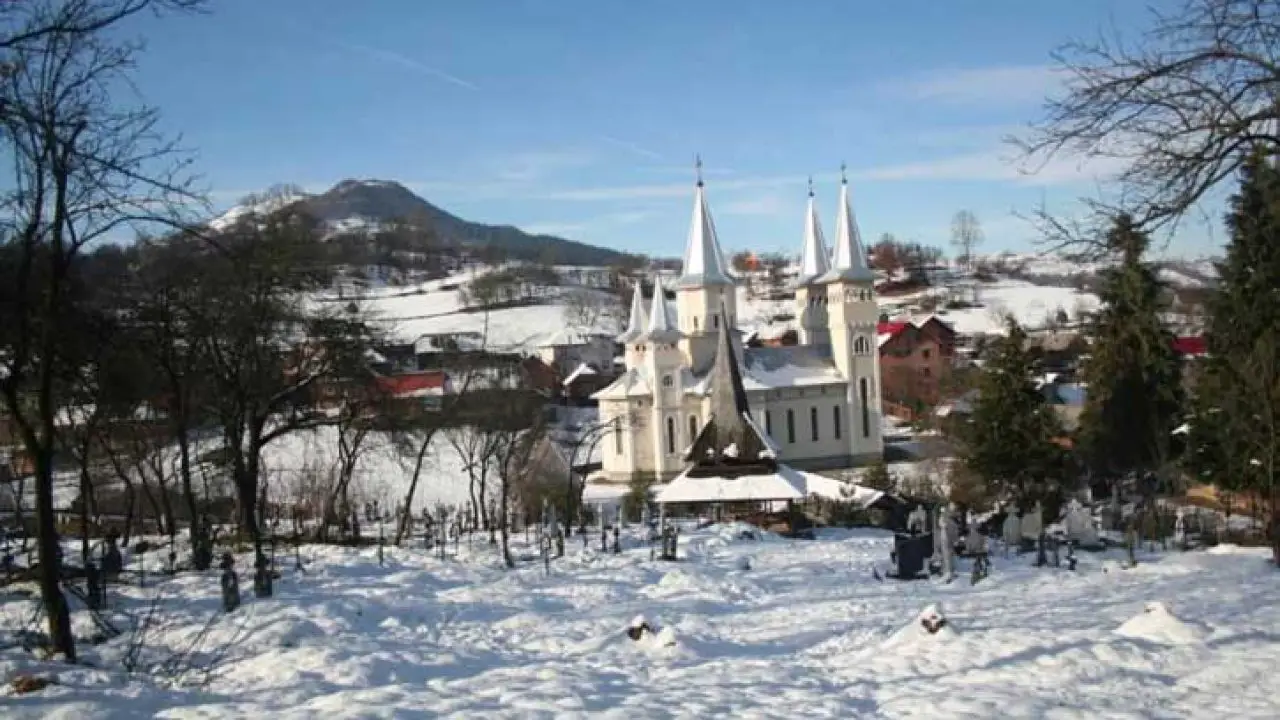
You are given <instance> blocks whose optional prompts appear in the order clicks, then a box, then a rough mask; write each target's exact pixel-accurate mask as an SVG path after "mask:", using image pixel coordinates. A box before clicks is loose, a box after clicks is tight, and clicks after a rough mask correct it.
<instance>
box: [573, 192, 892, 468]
mask: <svg viewBox="0 0 1280 720" xmlns="http://www.w3.org/2000/svg"><path fill="white" fill-rule="evenodd" d="M839 205H840V207H839V211H838V213H837V215H836V231H835V238H834V246H835V247H834V250H833V251H832V252H830V253H829V252H828V249H827V243H826V241H825V238H824V236H823V232H822V226H821V224H820V222H819V219H818V213H817V208H816V204H815V201H814V198H813V191H812V189H810V191H809V203H808V208H807V213H806V217H805V226H804V247H803V252H802V255H801V264H800V273H799V276H798V277H797V279H796V287H795V289H796V301H795V302H796V317H797V320H798V324H799V328H798V329H799V344H798V345H795V346H790V347H762V348H744V347H742V340H741V333H740V332H738V331H737V327H738V326H737V319H738V309H737V306H738V293H737V290H738V288H737V283H736V281H735V279H734V277H733V276H732V275H731V274H730V273H729V272H728V270H727V266H726V263H725V259H724V254H723V252H722V251H721V248H720V241H719V238H718V236H717V235H716V228H715V223H714V222H713V221H712V218H711V211H710V208H709V207H708V205H707V198H706V192H705V188H704V185H703V182H702V180H701V178H699V180H698V183H697V186H696V188H695V191H694V203H693V218H692V220H691V222H690V226H689V236H688V242H687V244H686V247H685V253H684V265H683V268H682V271H681V276H680V277H679V279H678V280H677V281H676V283H675V287H674V290H675V296H676V299H675V308H674V309H673V308H672V307H671V304H670V303H668V302H667V300H666V298H665V296H664V293H663V292H662V291H661V286H660V284H659V283H658V282H657V279H656V278H655V283H654V286H655V292H654V294H653V296H652V298H651V299H650V300H649V301H645V300H644V298H643V296H642V294H641V289H640V287H639V286H638V285H637V287H636V290H635V294H634V296H633V297H632V302H631V312H630V319H629V323H628V326H627V329H626V331H625V332H624V333H623V334H622V335H621V336H620V337H619V338H618V339H619V341H620V342H621V343H622V344H623V345H624V346H625V348H626V350H625V356H624V357H625V363H626V370H625V371H624V372H623V374H622V375H621V376H620V377H619V378H618V379H617V380H616V381H615V382H614V383H613V384H611V385H609V386H608V387H606V388H604V389H603V390H601V391H599V392H598V393H596V394H595V395H594V397H595V398H596V399H597V400H598V401H599V406H600V421H601V422H602V423H606V424H608V425H609V426H610V427H609V428H608V429H607V430H606V431H605V432H606V434H605V436H604V437H603V438H602V440H601V446H602V448H601V460H602V465H603V467H602V470H601V472H600V473H599V475H597V476H596V477H595V479H597V480H600V481H604V482H616V483H625V482H629V481H630V480H631V479H632V478H634V477H636V476H637V475H648V476H652V477H654V478H656V479H658V480H667V479H670V478H672V477H674V476H675V475H676V474H678V473H679V472H681V471H682V470H684V469H685V466H686V465H687V462H686V461H685V460H684V457H685V454H686V451H687V450H688V448H689V447H690V446H691V445H692V443H693V441H694V439H695V438H697V437H698V434H699V432H700V430H701V429H702V427H703V426H704V425H705V424H706V423H707V422H708V421H709V419H710V413H711V409H712V407H711V406H712V399H711V389H712V388H711V383H710V380H711V377H712V373H711V369H712V366H713V365H714V364H715V360H716V353H717V351H718V347H719V343H717V338H718V337H720V330H721V326H722V324H723V325H724V326H725V327H727V328H728V329H730V330H732V331H733V332H731V333H730V337H731V338H732V342H733V343H734V349H735V353H734V354H736V355H737V357H739V358H741V359H742V361H741V363H740V365H739V366H740V370H741V375H742V382H743V387H744V389H745V391H746V393H747V397H748V400H749V404H750V408H751V414H752V416H753V419H754V421H755V424H756V425H757V426H758V427H759V428H760V429H762V430H763V431H764V432H765V433H766V434H767V435H768V436H769V437H770V438H771V439H772V441H773V442H774V443H775V444H776V446H777V447H778V448H779V449H780V454H779V457H778V460H779V461H782V462H785V463H787V464H789V465H792V466H794V467H797V468H801V469H806V470H823V469H835V468H843V467H851V466H855V465H859V464H865V463H867V462H871V461H874V460H878V459H879V458H881V457H882V456H883V452H884V444H883V440H882V438H881V408H880V367H879V353H878V352H877V349H876V322H877V320H878V319H879V315H880V311H879V307H878V306H877V304H876V299H875V293H874V276H873V274H872V272H871V270H870V268H869V267H868V266H867V260H866V253H865V251H864V250H863V246H862V242H861V238H860V237H859V233H858V227H857V223H856V221H855V219H854V214H853V208H852V203H851V200H850V198H849V186H848V183H847V181H845V180H844V179H842V180H841V186H840V203H839Z"/></svg>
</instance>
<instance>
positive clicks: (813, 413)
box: [809, 407, 818, 442]
mask: <svg viewBox="0 0 1280 720" xmlns="http://www.w3.org/2000/svg"><path fill="white" fill-rule="evenodd" d="M809 433H810V437H812V438H813V441H814V442H818V408H816V407H811V408H809Z"/></svg>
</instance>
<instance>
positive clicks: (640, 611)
mask: <svg viewBox="0 0 1280 720" xmlns="http://www.w3.org/2000/svg"><path fill="white" fill-rule="evenodd" d="M744 527H745V526H741V525H719V526H712V527H710V528H706V529H704V530H694V529H692V528H691V527H687V528H685V531H684V532H682V533H681V548H680V552H681V557H682V558H684V560H682V561H681V562H679V563H663V562H661V561H650V560H649V551H648V548H646V547H644V546H643V545H641V544H639V537H638V535H637V534H635V533H634V532H633V531H624V535H623V545H624V548H626V549H625V550H624V552H623V553H622V554H621V555H618V556H614V555H612V554H600V553H598V552H596V551H595V549H594V548H587V549H585V550H584V549H582V548H581V546H580V545H579V544H578V543H568V544H567V550H568V555H567V557H566V558H564V559H563V560H557V561H554V562H553V563H552V565H551V572H550V575H546V574H544V571H543V568H542V564H541V562H536V561H534V562H525V563H522V564H521V565H520V566H519V567H518V568H517V569H516V570H514V571H507V570H504V569H502V568H501V567H500V565H499V564H498V562H497V560H496V557H495V551H494V550H493V549H491V548H490V547H489V546H488V545H487V543H485V542H484V541H483V539H481V538H477V539H476V541H475V542H474V545H473V546H472V547H470V548H469V546H468V542H467V541H466V540H465V539H464V541H463V542H462V543H461V545H460V549H459V553H458V556H457V557H456V558H452V557H451V558H449V559H446V560H441V559H439V558H438V557H434V556H432V555H431V554H430V553H428V552H427V551H424V550H421V549H409V548H389V549H388V550H387V552H386V566H385V567H380V566H379V564H378V561H377V559H376V557H377V555H376V549H374V548H342V547H320V546H304V547H303V548H302V549H301V550H300V555H301V556H302V557H303V558H304V560H305V561H306V563H307V564H306V568H305V573H298V572H296V571H295V570H294V568H293V562H292V561H291V560H288V561H287V562H282V567H281V572H282V578H281V579H280V580H279V581H277V583H276V596H275V597H274V598H271V599H267V600H255V599H253V598H252V597H251V593H249V592H248V584H249V583H248V579H247V577H244V576H242V581H241V582H242V588H244V589H245V591H246V592H245V600H244V605H242V607H241V608H240V609H239V610H238V611H236V613H235V614H232V615H229V616H223V615H221V614H219V613H218V612H217V609H216V608H217V597H218V580H217V575H218V573H217V571H211V572H208V573H203V574H184V575H180V576H178V577H176V578H172V579H168V578H164V579H161V582H160V583H159V584H158V585H157V584H151V585H149V587H147V588H145V589H144V588H138V587H136V586H113V588H112V589H111V598H112V603H113V607H115V608H116V610H115V611H113V612H112V613H111V615H112V617H113V619H114V620H116V621H117V622H119V623H120V624H122V625H124V626H125V627H128V626H129V619H128V616H127V615H125V613H124V612H123V611H127V612H128V613H130V614H132V615H133V616H137V617H140V616H143V615H145V614H146V613H147V611H148V608H149V607H150V606H151V604H152V600H153V598H157V597H158V598H159V600H158V602H156V606H157V613H156V617H157V618H158V622H157V623H155V624H154V625H153V626H152V627H151V629H150V631H149V632H148V633H147V635H146V636H145V638H142V640H143V642H142V643H141V647H140V652H139V653H138V656H139V658H140V659H141V660H142V663H141V666H140V670H139V671H138V672H136V673H133V674H128V673H125V672H123V671H121V670H120V669H119V667H120V660H121V658H122V657H123V656H124V655H126V654H127V653H128V652H129V645H130V643H129V640H130V638H129V636H128V635H127V634H126V635H125V636H122V637H119V638H116V639H114V640H112V641H110V642H107V643H104V644H99V645H90V644H88V643H87V642H85V643H82V645H81V655H82V659H83V660H84V661H85V662H86V663H87V664H84V665H80V666H75V667H68V666H65V665H58V664H53V663H48V662H43V661H40V660H38V659H37V658H36V657H35V656H34V655H32V654H30V653H27V652H25V651H23V650H20V649H6V650H0V678H5V679H6V680H7V679H9V678H12V677H14V676H15V675H18V674H32V675H37V676H41V677H48V678H51V679H53V680H55V681H56V683H57V684H56V685H51V686H49V687H47V688H45V689H44V690H42V691H39V692H35V693H31V694H27V695H21V696H17V695H12V694H9V695H8V696H5V697H3V698H2V699H0V705H2V706H3V707H4V711H3V714H4V716H5V717H6V718H14V719H19V718H46V717H49V718H57V717H65V718H71V717H75V718H108V717H168V718H193V717H218V718H261V717H264V716H269V717H272V718H275V719H278V720H291V719H292V718H314V717H327V718H335V719H336V718H353V717H361V718H392V717H457V718H472V717H486V718H525V717H548V718H550V717H587V716H590V717H612V718H633V717H795V716H805V717H867V718H879V717H883V718H904V717H929V718H961V717H970V718H992V717H1024V718H1032V717H1235V718H1269V717H1277V716H1280V696H1277V695H1276V693H1275V692H1274V689H1273V687H1272V685H1271V677H1272V676H1273V675H1274V668H1275V667H1276V663H1277V662H1280V640H1278V639H1277V637H1276V635H1275V628H1276V626H1277V622H1280V578H1278V577H1277V575H1276V573H1275V571H1274V569H1273V568H1271V567H1270V566H1269V565H1268V563H1267V560H1266V552H1265V551H1263V550H1258V551H1255V550H1242V549H1238V548H1225V549H1223V550H1221V551H1219V552H1217V553H1208V552H1191V553H1185V554H1169V555H1163V556H1159V555H1152V556H1143V557H1142V558H1140V559H1141V563H1140V564H1139V565H1138V566H1137V567H1136V568H1133V569H1114V568H1115V567H1116V562H1117V561H1118V560H1120V559H1121V558H1122V554H1115V555H1096V556H1095V555H1092V554H1088V553H1085V554H1082V555H1081V560H1080V566H1079V570H1078V571H1077V572H1074V573H1073V572H1069V571H1066V570H1052V569H1034V568H1032V567H1030V565H1031V562H1032V558H1031V556H1029V555H1028V556H1021V557H1014V558H1005V557H1003V556H1002V555H1001V554H999V553H997V554H996V555H995V556H994V557H993V558H992V565H993V566H992V572H991V576H990V577H989V578H988V579H986V580H984V581H982V582H981V583H979V584H977V585H970V584H969V583H968V582H966V581H964V580H963V579H962V580H957V581H955V582H952V583H943V582H940V581H929V580H924V581H918V582H895V581H883V582H877V581H876V580H874V579H873V578H872V577H871V573H870V571H869V569H868V566H869V565H871V564H873V563H878V564H883V563H885V562H886V561H887V558H888V552H889V549H890V546H891V538H890V536H889V535H888V534H887V533H883V532H879V531H869V530H860V531H834V530H824V531H820V532H819V535H818V539H817V540H814V541H790V540H784V539H781V538H778V537H777V536H774V535H771V534H769V533H760V534H758V536H759V537H760V538H761V539H759V540H748V539H743V538H742V537H741V531H742V529H743V528H744ZM516 542H517V545H516V547H515V548H514V551H515V552H516V554H517V555H521V554H529V553H536V551H535V550H534V549H533V548H532V547H530V546H526V545H524V544H523V539H522V536H521V535H520V534H517V535H516ZM589 544H594V543H589ZM159 552H163V551H159ZM154 555H155V554H154V553H153V555H152V556H149V557H148V562H153V561H156V560H158V558H157V557H155V556H154ZM248 561H249V559H248V557H247V556H245V555H241V556H239V557H238V559H237V567H239V568H242V569H243V568H246V567H248ZM962 562H963V561H962ZM152 567H155V565H152ZM747 568H749V569H747ZM1104 568H1111V569H1108V570H1106V571H1104ZM149 575H150V573H149ZM961 575H962V578H963V575H964V573H962V574H961ZM152 577H153V579H152V581H151V582H152V583H154V582H155V579H156V578H154V576H152ZM18 589H20V588H14V587H11V588H10V592H8V593H6V594H4V595H2V596H0V634H3V636H4V637H5V638H8V637H9V636H10V633H12V632H13V631H14V629H16V628H19V627H23V626H25V624H26V622H27V621H28V620H30V618H31V617H32V614H33V611H34V609H35V603H34V601H33V600H32V599H31V598H29V597H25V596H23V595H21V594H19V593H18V592H15V590H18ZM1149 602H1164V603H1166V604H1167V605H1168V606H1169V607H1173V608H1175V609H1176V611H1177V615H1178V617H1179V618H1181V619H1182V620H1181V621H1182V622H1184V623H1187V624H1194V625H1195V626H1196V627H1197V628H1202V636H1201V640H1200V641H1197V642H1193V643H1180V644H1169V643H1166V642H1156V641H1152V640H1148V639H1142V638H1133V637H1126V636H1123V635H1119V634H1117V633H1116V632H1115V628H1116V627H1117V626H1119V625H1120V624H1122V623H1123V622H1124V621H1125V620H1127V619H1128V618H1130V617H1132V616H1134V615H1135V614H1138V613H1141V612H1142V610H1143V608H1144V607H1145V606H1146V604H1147V603H1149ZM931 605H935V606H936V608H937V609H939V610H941V609H942V608H945V617H946V618H947V620H948V625H947V626H948V627H949V628H950V629H951V630H952V631H953V632H944V633H940V634H939V635H931V636H928V637H925V635H924V634H923V633H920V632H919V631H917V630H916V629H915V627H917V625H916V623H917V618H918V617H919V613H920V611H921V608H926V609H928V607H929V606H931ZM636 615H643V616H644V617H645V618H647V619H648V621H649V623H650V624H651V625H652V626H655V627H657V628H660V630H659V633H662V632H663V631H666V630H669V631H670V633H669V634H668V635H667V636H666V637H664V638H663V639H662V642H658V641H657V640H658V639H657V638H655V641H654V642H651V643H643V644H642V643H637V642H633V641H632V640H630V639H629V638H628V637H627V635H626V629H627V626H628V623H629V621H630V620H631V619H632V618H633V617H635V616H636ZM74 626H75V628H76V630H77V632H78V633H81V634H82V635H87V634H89V633H90V632H91V631H92V626H91V624H90V623H89V621H88V617H87V616H86V615H85V613H84V612H83V611H77V612H76V614H75V617H74ZM907 628H911V633H910V634H908V633H907V632H906V631H907ZM894 638H897V639H896V640H895V639H894ZM669 639H674V640H675V641H676V645H675V646H674V647H667V646H666V645H665V641H666V640H669ZM4 644H7V640H6V642H5V643H4ZM187 651H190V653H191V655H190V657H191V658H192V660H193V662H192V667H193V670H191V671H188V672H185V673H175V674H165V673H163V672H162V671H161V670H162V669H163V665H162V663H163V661H164V660H165V659H167V658H170V657H172V656H173V655H174V653H184V652H187ZM219 657H221V660H220V661H218V658H219ZM152 666H155V669H153V670H151V671H148V670H147V668H149V667H152ZM206 667H207V668H208V670H209V672H208V673H207V674H206V673H205V672H203V671H202V668H206ZM4 688H5V689H4V690H0V692H3V693H9V692H10V691H9V690H8V683H7V682H6V683H5V685H4Z"/></svg>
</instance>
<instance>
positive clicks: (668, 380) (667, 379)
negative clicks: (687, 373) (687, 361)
mask: <svg viewBox="0 0 1280 720" xmlns="http://www.w3.org/2000/svg"><path fill="white" fill-rule="evenodd" d="M675 384H676V381H675V380H674V379H672V377H671V376H670V375H663V376H662V387H664V388H669V387H671V386H672V385H675Z"/></svg>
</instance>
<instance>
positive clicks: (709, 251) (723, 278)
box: [679, 157, 733, 287]
mask: <svg viewBox="0 0 1280 720" xmlns="http://www.w3.org/2000/svg"><path fill="white" fill-rule="evenodd" d="M696 167H697V174H698V183H697V185H696V186H695V188H694V196H693V219H692V220H691V221H690V223H689V239H688V241H687V242H686V243H685V248H684V267H683V268H682V270H681V275H680V280H679V285H680V287H704V286H708V285H732V284H733V280H732V278H730V277H729V273H727V272H725V265H724V254H723V253H722V252H721V251H720V238H719V237H717V236H716V225H715V223H714V222H713V221H712V220H711V210H710V209H709V208H708V207H707V195H706V189H705V188H704V187H703V184H702V158H701V157H699V158H698V159H697V162H696Z"/></svg>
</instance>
